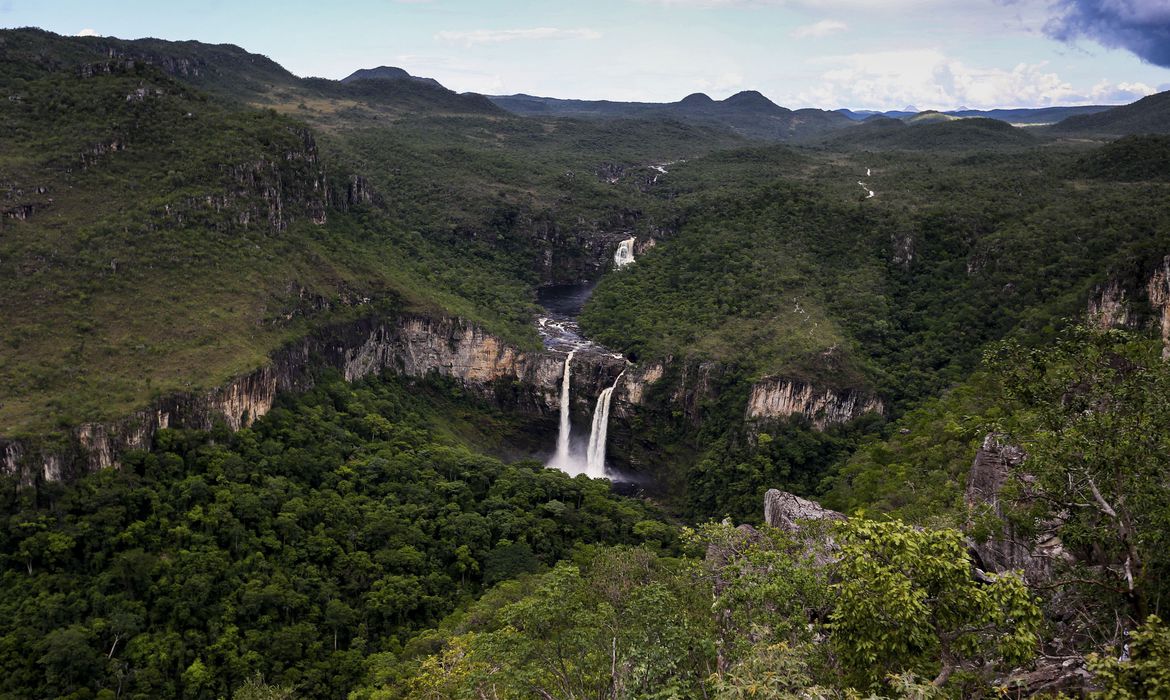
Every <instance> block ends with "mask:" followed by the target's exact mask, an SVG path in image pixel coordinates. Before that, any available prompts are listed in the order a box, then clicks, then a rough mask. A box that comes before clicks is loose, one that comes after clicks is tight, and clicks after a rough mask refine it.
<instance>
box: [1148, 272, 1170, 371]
mask: <svg viewBox="0 0 1170 700" xmlns="http://www.w3.org/2000/svg"><path fill="white" fill-rule="evenodd" d="M1146 292H1147V293H1148V294H1149V298H1150V306H1152V307H1153V308H1154V312H1155V314H1156V315H1157V320H1156V323H1157V324H1158V325H1159V326H1160V328H1161V331H1162V359H1165V360H1170V255H1167V256H1166V257H1165V258H1163V259H1162V264H1161V265H1159V266H1158V268H1157V269H1155V270H1154V274H1153V275H1151V276H1150V281H1149V283H1148V284H1147V285H1146Z"/></svg>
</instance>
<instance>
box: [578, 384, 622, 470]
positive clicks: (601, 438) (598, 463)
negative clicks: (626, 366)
mask: <svg viewBox="0 0 1170 700" xmlns="http://www.w3.org/2000/svg"><path fill="white" fill-rule="evenodd" d="M625 373H626V372H625V370H622V373H621V374H619V375H618V378H617V379H615V380H614V382H613V386H611V387H607V388H605V389H602V391H601V395H600V396H598V397H597V406H596V407H595V408H594V409H593V428H592V429H591V430H590V431H589V452H588V453H587V458H586V463H585V473H586V474H587V475H589V476H590V477H591V478H594V479H601V478H604V477H605V438H606V433H607V432H608V431H609V402H610V399H612V398H613V390H614V389H616V388H617V385H618V382H620V381H621V380H622V376H624V375H625Z"/></svg>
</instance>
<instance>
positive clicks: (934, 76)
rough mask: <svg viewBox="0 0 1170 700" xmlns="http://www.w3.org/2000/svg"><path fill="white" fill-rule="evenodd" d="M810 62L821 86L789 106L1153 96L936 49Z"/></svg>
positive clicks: (1034, 66)
mask: <svg viewBox="0 0 1170 700" xmlns="http://www.w3.org/2000/svg"><path fill="white" fill-rule="evenodd" d="M813 63H814V64H820V65H821V66H823V67H824V71H823V72H822V73H821V75H820V81H819V83H818V84H817V85H815V86H813V87H811V88H808V89H806V90H803V91H801V92H800V93H798V94H797V95H795V96H793V97H794V99H793V100H791V101H793V102H797V103H800V104H807V105H817V106H822V107H825V108H832V107H835V106H844V107H854V108H869V109H901V108H902V107H904V106H906V105H909V104H914V105H916V106H917V107H919V108H921V109H955V108H957V107H960V106H964V107H969V108H972V109H992V108H997V107H1022V106H1034V107H1047V106H1054V105H1067V104H1118V103H1126V102H1133V101H1134V100H1136V99H1139V98H1141V97H1145V96H1146V95H1149V94H1151V93H1153V92H1155V88H1153V87H1151V86H1149V85H1146V84H1144V83H1140V82H1122V83H1113V82H1110V81H1104V80H1103V81H1101V82H1099V83H1097V84H1095V85H1093V86H1092V87H1091V88H1088V89H1085V88H1077V87H1074V86H1073V85H1072V84H1071V83H1069V82H1067V81H1065V80H1064V79H1062V78H1061V77H1060V76H1059V75H1058V74H1057V73H1055V72H1054V71H1053V70H1051V68H1050V67H1049V66H1048V65H1047V64H1045V63H1020V64H1017V65H1016V66H1015V67H1014V68H1012V69H1010V70H1005V69H1001V68H994V67H985V66H975V65H971V64H968V63H965V62H963V61H960V60H958V59H955V58H953V57H950V56H948V55H946V54H945V53H943V52H942V51H939V50H937V49H921V50H914V49H911V50H904V51H878V52H869V53H856V54H849V55H844V56H828V57H824V58H820V59H815V61H814V62H813Z"/></svg>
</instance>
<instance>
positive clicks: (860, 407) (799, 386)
mask: <svg viewBox="0 0 1170 700" xmlns="http://www.w3.org/2000/svg"><path fill="white" fill-rule="evenodd" d="M884 412H885V406H884V405H883V404H882V401H881V399H879V398H877V397H875V396H867V395H865V394H863V393H861V392H858V391H852V390H845V391H834V390H832V389H820V388H817V387H814V386H812V385H811V384H806V383H804V382H797V381H790V380H787V379H775V378H774V379H765V380H763V381H761V382H758V383H756V384H754V385H753V386H752V393H751V397H750V398H749V399H748V409H747V417H748V418H749V419H760V418H786V417H788V416H792V415H796V414H803V415H805V416H808V418H809V420H811V421H812V424H813V425H814V426H815V427H816V428H817V429H819V430H823V429H825V428H826V427H828V426H829V425H833V424H838V423H848V422H849V421H851V420H853V419H854V418H857V417H859V416H862V415H864V414H866V413H884Z"/></svg>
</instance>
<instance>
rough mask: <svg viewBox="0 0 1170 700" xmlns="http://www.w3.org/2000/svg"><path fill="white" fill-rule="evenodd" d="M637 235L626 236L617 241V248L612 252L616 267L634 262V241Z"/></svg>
mask: <svg viewBox="0 0 1170 700" xmlns="http://www.w3.org/2000/svg"><path fill="white" fill-rule="evenodd" d="M636 240H638V239H637V237H633V238H627V239H626V240H624V241H622V242H621V243H618V247H617V250H615V251H614V253H613V264H614V265H616V266H618V267H625V266H626V265H629V264H630V263H632V262H634V241H636Z"/></svg>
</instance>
